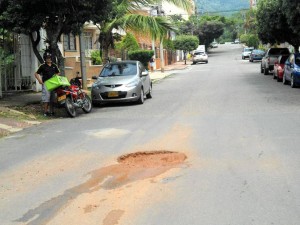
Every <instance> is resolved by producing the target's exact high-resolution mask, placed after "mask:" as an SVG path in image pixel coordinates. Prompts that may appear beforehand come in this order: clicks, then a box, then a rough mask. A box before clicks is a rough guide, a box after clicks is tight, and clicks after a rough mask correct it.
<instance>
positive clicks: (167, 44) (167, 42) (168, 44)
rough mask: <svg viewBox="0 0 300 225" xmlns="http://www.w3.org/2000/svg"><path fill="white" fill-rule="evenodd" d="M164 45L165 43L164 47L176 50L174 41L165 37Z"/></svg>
mask: <svg viewBox="0 0 300 225" xmlns="http://www.w3.org/2000/svg"><path fill="white" fill-rule="evenodd" d="M163 45H164V48H165V49H167V50H175V47H174V43H173V41H172V40H170V39H164V41H163Z"/></svg>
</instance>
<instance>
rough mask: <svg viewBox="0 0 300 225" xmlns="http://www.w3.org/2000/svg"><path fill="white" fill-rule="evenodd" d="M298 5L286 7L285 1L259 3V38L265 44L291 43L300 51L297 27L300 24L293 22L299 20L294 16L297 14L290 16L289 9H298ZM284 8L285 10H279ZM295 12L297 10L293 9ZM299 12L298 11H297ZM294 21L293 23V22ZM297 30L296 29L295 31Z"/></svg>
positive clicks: (263, 1) (276, 0) (262, 1)
mask: <svg viewBox="0 0 300 225" xmlns="http://www.w3.org/2000/svg"><path fill="white" fill-rule="evenodd" d="M297 5H298V7H299V3H297V4H296V5H294V4H291V5H290V6H286V5H285V4H284V1H283V0H273V1H268V0H261V1H259V3H258V9H257V14H256V18H257V24H258V26H257V31H258V36H259V38H260V39H261V41H262V42H263V43H270V44H275V43H282V42H289V43H290V44H291V45H293V46H294V48H295V50H296V51H298V49H299V45H300V34H299V32H298V33H297V32H296V31H297V27H298V28H299V24H298V26H297V24H294V23H293V22H292V21H295V20H297V18H294V19H291V18H293V16H295V15H297V13H292V16H291V15H290V14H289V13H290V10H292V8H290V9H289V10H288V8H289V7H296V6H297ZM281 8H284V9H285V10H279V9H281ZM293 10H295V8H293ZM296 11H297V10H296ZM291 20H292V21H291ZM295 28H296V29H295Z"/></svg>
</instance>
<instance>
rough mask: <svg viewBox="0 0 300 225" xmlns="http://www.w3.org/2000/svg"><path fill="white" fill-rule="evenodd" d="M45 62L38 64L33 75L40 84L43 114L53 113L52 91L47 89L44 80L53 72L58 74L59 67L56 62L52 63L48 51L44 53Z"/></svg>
mask: <svg viewBox="0 0 300 225" xmlns="http://www.w3.org/2000/svg"><path fill="white" fill-rule="evenodd" d="M44 60H45V63H44V64H42V65H40V67H39V68H38V70H37V71H36V72H35V74H34V76H35V78H36V79H37V80H38V82H39V83H40V84H42V102H43V104H44V116H50V115H53V100H54V92H53V91H48V90H47V88H46V86H45V84H44V83H45V81H46V80H48V79H50V78H51V77H52V76H53V75H54V74H57V75H59V69H58V67H57V65H56V64H54V63H52V55H51V53H49V52H45V53H44Z"/></svg>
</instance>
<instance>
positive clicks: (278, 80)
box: [276, 74, 282, 82]
mask: <svg viewBox="0 0 300 225" xmlns="http://www.w3.org/2000/svg"><path fill="white" fill-rule="evenodd" d="M276 79H277V82H280V81H281V80H282V79H280V78H279V76H278V74H277V77H276Z"/></svg>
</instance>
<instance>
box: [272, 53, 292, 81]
mask: <svg viewBox="0 0 300 225" xmlns="http://www.w3.org/2000/svg"><path fill="white" fill-rule="evenodd" d="M288 57H289V56H287V55H281V56H279V57H278V59H277V61H275V63H274V72H273V78H274V79H277V81H278V82H279V81H282V78H283V69H284V64H285V61H286V60H287V58H288Z"/></svg>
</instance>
